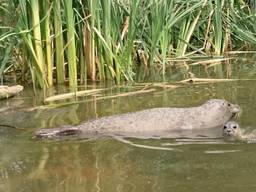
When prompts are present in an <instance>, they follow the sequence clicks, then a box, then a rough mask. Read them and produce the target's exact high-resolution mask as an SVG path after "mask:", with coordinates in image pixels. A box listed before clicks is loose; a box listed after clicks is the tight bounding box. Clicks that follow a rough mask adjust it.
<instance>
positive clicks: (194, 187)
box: [0, 55, 256, 192]
mask: <svg viewBox="0 0 256 192" xmlns="http://www.w3.org/2000/svg"><path fill="white" fill-rule="evenodd" d="M255 66H256V62H255V55H249V56H248V57H243V58H239V57H237V58H235V59H232V60H230V61H229V62H223V63H222V64H221V65H216V66H212V67H209V66H208V67H205V66H193V67H189V70H187V68H186V67H184V66H182V65H181V66H180V65H177V66H176V67H174V66H171V67H169V68H167V74H166V78H165V81H166V82H169V83H170V82H174V81H178V80H183V79H185V78H187V77H188V76H189V73H188V72H190V73H193V74H195V75H196V76H197V77H201V78H235V79H237V78H239V79H247V80H241V81H233V82H222V83H204V84H186V85H182V87H179V88H176V89H172V88H168V87H165V88H163V87H159V86H158V87H152V88H154V89H155V91H153V92H149V93H146V94H140V95H134V96H126V97H118V98H108V99H100V100H97V98H98V97H101V96H109V95H114V94H120V93H124V92H129V91H135V90H139V89H143V88H144V87H145V86H146V85H145V84H138V83H137V84H126V85H122V86H120V87H115V86H114V85H112V84H109V83H106V84H97V85H88V88H108V89H107V90H106V91H104V92H101V93H100V94H99V95H96V96H93V97H91V96H87V97H84V98H80V99H79V100H78V101H79V102H77V103H74V104H70V105H64V106H61V107H57V108H44V109H42V108H37V107H38V106H41V105H42V104H43V103H42V97H43V93H42V92H40V91H39V92H38V93H37V95H36V97H34V95H33V92H32V90H31V89H30V88H26V89H25V91H24V92H23V93H22V94H21V95H19V96H18V97H15V98H12V99H10V100H8V101H0V105H1V109H0V110H1V116H0V124H5V125H12V126H15V127H17V128H19V129H14V128H10V127H4V126H2V127H0V157H1V158H0V191H3V192H4V191H10V192H17V191H26V192H29V191H31V192H32V191H33V192H35V191H36V192H40V191H42V192H44V191H49V192H51V191H104V192H105V191H106V192H108V191H109V192H113V191H127V192H132V191H135V192H141V191H145V192H146V191H147V192H150V191H152V192H154V191H163V192H165V191H175V192H179V191H182V192H186V191H188V192H191V191H197V192H200V191H202V192H203V191H245V192H246V191H248V192H249V191H250V192H251V191H255V190H256V183H255V180H256V161H255V159H256V154H255V149H256V145H255V144H253V143H250V144H249V143H247V142H244V141H232V140H226V139H223V138H218V139H208V138H204V139H201V140H200V139H199V140H198V139H197V140H195V139H188V138H177V139H146V140H142V139H128V141H129V142H122V141H119V140H116V139H113V138H100V139H97V140H91V141H87V140H83V139H75V138H73V139H66V140H58V141H57V140H56V141H55V140H54V141H40V140H35V139H32V135H33V132H34V131H35V130H38V129H40V128H48V127H57V126H62V125H72V124H79V123H81V122H83V121H86V120H89V119H92V118H96V117H101V116H106V115H112V114H120V113H124V112H131V111H137V110H141V109H146V108H153V107H169V106H173V107H188V106H196V105H199V104H202V103H204V102H205V101H206V100H208V99H210V98H225V99H226V100H228V101H230V102H232V103H236V104H238V105H240V107H241V108H242V110H243V112H242V114H241V115H240V117H239V118H238V122H239V124H240V126H241V128H242V129H243V130H244V131H245V132H248V133H250V132H252V131H253V130H255V129H256V123H255V116H256V110H255V109H256V102H255V98H256V86H255V83H256V81H255V79H256V70H255V69H256V68H255ZM137 81H138V82H140V83H142V82H143V83H145V82H146V83H150V82H154V83H155V82H161V81H162V77H161V70H159V72H158V71H157V70H154V73H153V72H152V71H150V70H146V71H145V70H142V71H140V75H139V76H137ZM149 86H150V85H149ZM149 88H151V87H149ZM81 89H82V88H81ZM146 89H148V87H146ZM57 91H59V92H65V89H64V90H61V89H58V90H57V89H53V90H49V91H48V93H47V94H48V95H50V94H51V93H50V92H53V93H56V92H57ZM85 100H89V101H88V102H85ZM66 102H68V101H66ZM62 103H63V102H62ZM206 115H207V114H206Z"/></svg>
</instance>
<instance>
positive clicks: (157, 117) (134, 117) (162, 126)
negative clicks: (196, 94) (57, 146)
mask: <svg viewBox="0 0 256 192" xmlns="http://www.w3.org/2000/svg"><path fill="white" fill-rule="evenodd" d="M239 111H240V107H239V106H238V105H234V104H231V103H229V102H227V101H226V100H223V99H211V100H208V101H207V102H206V103H204V104H202V105H200V106H198V107H188V108H153V109H146V110H142V111H138V112H132V113H125V114H121V115H113V116H108V117H102V118H98V119H94V120H91V121H88V122H84V123H82V124H80V125H77V126H68V127H67V126H66V127H60V128H53V129H41V130H39V131H37V132H35V136H34V137H35V138H59V137H63V136H68V135H72V136H73V135H76V136H81V135H82V137H83V138H93V137H99V136H102V135H103V136H120V137H134V138H154V137H158V138H174V137H176V136H180V135H182V133H183V132H191V131H194V130H196V131H197V132H200V130H204V131H207V130H208V129H214V128H218V129H219V130H221V128H222V127H223V126H224V124H225V123H227V122H228V121H230V120H231V119H232V118H233V117H235V116H236V115H237V114H238V113H239Z"/></svg>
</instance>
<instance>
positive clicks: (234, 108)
mask: <svg viewBox="0 0 256 192" xmlns="http://www.w3.org/2000/svg"><path fill="white" fill-rule="evenodd" d="M240 111H241V108H240V107H239V106H238V105H233V106H232V113H235V114H236V113H239V112H240Z"/></svg>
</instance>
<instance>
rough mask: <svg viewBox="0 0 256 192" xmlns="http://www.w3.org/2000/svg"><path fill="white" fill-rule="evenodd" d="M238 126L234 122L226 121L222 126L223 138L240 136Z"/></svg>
mask: <svg viewBox="0 0 256 192" xmlns="http://www.w3.org/2000/svg"><path fill="white" fill-rule="evenodd" d="M240 132H241V130H240V126H239V124H238V123H237V122H235V121H228V122H227V123H225V124H224V126H223V136H228V137H234V136H240Z"/></svg>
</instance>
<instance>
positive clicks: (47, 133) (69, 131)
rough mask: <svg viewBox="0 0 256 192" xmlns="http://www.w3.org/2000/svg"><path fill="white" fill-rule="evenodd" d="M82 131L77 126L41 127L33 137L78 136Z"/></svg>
mask: <svg viewBox="0 0 256 192" xmlns="http://www.w3.org/2000/svg"><path fill="white" fill-rule="evenodd" d="M81 133H82V131H81V130H80V129H78V128H77V127H68V126H67V127H61V128H55V129H40V130H39V131H37V132H36V133H35V135H34V137H33V138H38V139H46V138H49V139H50V138H59V137H63V136H77V135H80V134H81Z"/></svg>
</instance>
